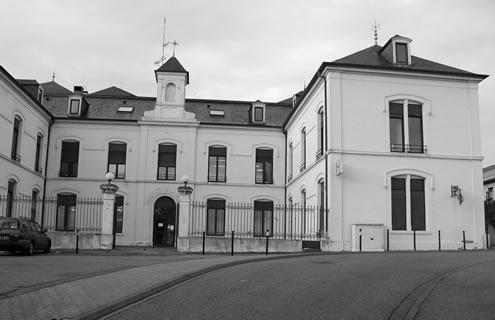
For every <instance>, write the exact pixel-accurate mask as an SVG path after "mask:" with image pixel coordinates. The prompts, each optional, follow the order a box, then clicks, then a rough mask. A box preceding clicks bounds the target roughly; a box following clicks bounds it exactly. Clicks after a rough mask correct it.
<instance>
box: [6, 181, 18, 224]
mask: <svg viewBox="0 0 495 320" xmlns="http://www.w3.org/2000/svg"><path fill="white" fill-rule="evenodd" d="M16 187H17V181H15V180H14V179H10V180H9V183H8V186H7V208H6V212H5V216H7V217H12V211H13V208H14V197H15V192H16Z"/></svg>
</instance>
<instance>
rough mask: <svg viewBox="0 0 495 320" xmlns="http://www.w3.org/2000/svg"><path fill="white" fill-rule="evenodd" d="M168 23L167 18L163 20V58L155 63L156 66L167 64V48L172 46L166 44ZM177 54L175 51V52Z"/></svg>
mask: <svg viewBox="0 0 495 320" xmlns="http://www.w3.org/2000/svg"><path fill="white" fill-rule="evenodd" d="M166 23H167V18H163V42H162V57H161V58H160V60H158V61H155V64H156V65H159V66H161V65H162V64H163V63H164V62H165V60H166V59H165V47H166V46H168V45H169V44H170V42H165V25H166ZM174 48H175V47H174ZM174 53H175V51H174Z"/></svg>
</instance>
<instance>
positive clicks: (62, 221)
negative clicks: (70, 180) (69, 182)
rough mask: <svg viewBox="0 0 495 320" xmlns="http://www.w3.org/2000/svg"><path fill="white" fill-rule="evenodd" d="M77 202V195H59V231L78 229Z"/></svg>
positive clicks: (57, 225)
mask: <svg viewBox="0 0 495 320" xmlns="http://www.w3.org/2000/svg"><path fill="white" fill-rule="evenodd" d="M76 202H77V196H76V195H75V194H58V195H57V224H56V226H55V229H56V230H57V231H74V230H75V229H76Z"/></svg>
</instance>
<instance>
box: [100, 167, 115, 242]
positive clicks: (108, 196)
mask: <svg viewBox="0 0 495 320" xmlns="http://www.w3.org/2000/svg"><path fill="white" fill-rule="evenodd" d="M105 177H106V179H107V180H108V183H104V184H101V185H100V189H101V191H102V192H103V208H102V212H101V238H100V248H99V249H112V244H113V223H114V206H115V193H116V192H117V191H118V190H119V187H117V186H116V185H115V184H112V180H113V179H114V175H113V173H111V172H109V173H107V174H106V175H105Z"/></svg>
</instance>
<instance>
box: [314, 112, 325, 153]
mask: <svg viewBox="0 0 495 320" xmlns="http://www.w3.org/2000/svg"><path fill="white" fill-rule="evenodd" d="M324 120H325V117H324V116H323V108H321V109H320V111H318V150H317V151H316V158H317V159H318V158H319V157H321V155H322V154H323V149H324V148H325V124H324Z"/></svg>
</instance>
